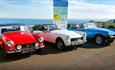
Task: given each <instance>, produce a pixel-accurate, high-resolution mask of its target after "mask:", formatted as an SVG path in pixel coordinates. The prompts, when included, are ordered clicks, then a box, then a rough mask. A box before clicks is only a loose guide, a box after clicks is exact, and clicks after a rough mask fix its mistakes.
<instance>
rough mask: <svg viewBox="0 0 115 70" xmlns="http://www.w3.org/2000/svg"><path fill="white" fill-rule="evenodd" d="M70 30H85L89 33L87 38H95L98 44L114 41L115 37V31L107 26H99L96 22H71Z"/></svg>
mask: <svg viewBox="0 0 115 70" xmlns="http://www.w3.org/2000/svg"><path fill="white" fill-rule="evenodd" d="M68 30H72V31H83V32H86V33H87V40H93V41H94V42H95V43H96V44H98V45H103V44H105V43H109V44H110V43H112V42H113V41H114V39H115V32H114V31H112V30H109V29H105V28H99V27H97V26H96V25H95V23H84V24H79V25H78V24H69V26H68Z"/></svg>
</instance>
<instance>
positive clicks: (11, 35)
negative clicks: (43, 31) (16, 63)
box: [0, 25, 44, 55]
mask: <svg viewBox="0 0 115 70" xmlns="http://www.w3.org/2000/svg"><path fill="white" fill-rule="evenodd" d="M43 40H44V39H43V37H41V36H38V35H35V34H32V33H31V32H30V30H29V28H28V27H27V26H25V25H0V49H1V50H2V51H4V54H5V55H10V54H12V53H20V54H24V53H30V52H37V53H38V52H40V51H41V48H43V47H44V44H43Z"/></svg>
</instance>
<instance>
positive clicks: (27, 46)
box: [22, 43, 35, 48]
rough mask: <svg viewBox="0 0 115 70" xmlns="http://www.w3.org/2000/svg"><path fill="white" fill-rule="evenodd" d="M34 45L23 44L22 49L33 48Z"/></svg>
mask: <svg viewBox="0 0 115 70" xmlns="http://www.w3.org/2000/svg"><path fill="white" fill-rule="evenodd" d="M34 44H35V43H30V44H23V45H22V48H33V47H34Z"/></svg>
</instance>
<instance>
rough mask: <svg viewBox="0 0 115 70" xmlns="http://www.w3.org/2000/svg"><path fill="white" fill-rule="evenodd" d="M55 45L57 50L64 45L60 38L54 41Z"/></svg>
mask: <svg viewBox="0 0 115 70" xmlns="http://www.w3.org/2000/svg"><path fill="white" fill-rule="evenodd" d="M56 46H57V48H58V49H59V50H63V49H64V48H65V45H64V42H63V40H62V39H58V40H57V41H56Z"/></svg>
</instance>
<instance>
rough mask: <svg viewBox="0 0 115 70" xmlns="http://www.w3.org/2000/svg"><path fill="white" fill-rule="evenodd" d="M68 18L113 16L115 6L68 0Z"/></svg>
mask: <svg viewBox="0 0 115 70" xmlns="http://www.w3.org/2000/svg"><path fill="white" fill-rule="evenodd" d="M69 18H96V19H100V18H102V19H103V18H115V6H114V5H106V4H95V3H88V2H86V1H84V0H79V1H77V0H70V2H69Z"/></svg>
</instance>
